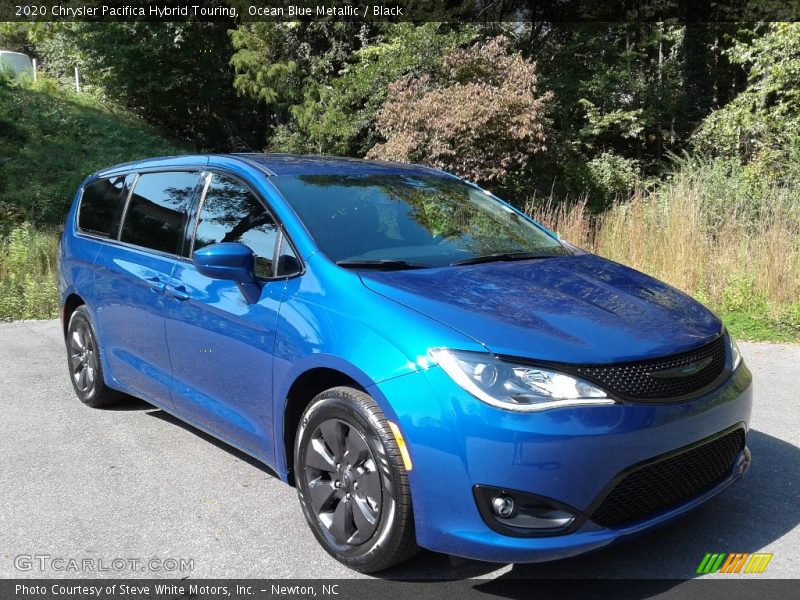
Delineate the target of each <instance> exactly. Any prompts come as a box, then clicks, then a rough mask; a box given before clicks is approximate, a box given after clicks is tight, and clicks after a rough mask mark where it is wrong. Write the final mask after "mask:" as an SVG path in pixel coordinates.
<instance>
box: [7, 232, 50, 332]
mask: <svg viewBox="0 0 800 600" xmlns="http://www.w3.org/2000/svg"><path fill="white" fill-rule="evenodd" d="M57 250H58V235H57V234H56V232H55V231H39V230H36V229H34V228H33V227H32V226H31V225H30V224H29V223H24V224H22V225H18V226H16V227H14V228H13V229H12V230H11V231H10V233H9V234H8V235H6V236H5V237H2V238H0V320H10V319H43V318H52V317H55V316H56V315H57V314H58V294H57V288H56V255H57Z"/></svg>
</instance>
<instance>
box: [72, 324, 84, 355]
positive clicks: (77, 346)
mask: <svg viewBox="0 0 800 600" xmlns="http://www.w3.org/2000/svg"><path fill="white" fill-rule="evenodd" d="M70 344H71V345H72V349H73V350H77V351H78V352H83V350H84V346H83V336H82V335H81V330H80V329H76V330H75V331H73V332H72V338H71V339H70Z"/></svg>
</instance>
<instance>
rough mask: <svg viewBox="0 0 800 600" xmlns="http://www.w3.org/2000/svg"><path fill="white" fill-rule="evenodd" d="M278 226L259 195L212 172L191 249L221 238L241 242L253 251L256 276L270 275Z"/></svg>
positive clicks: (196, 248) (221, 239)
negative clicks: (260, 200)
mask: <svg viewBox="0 0 800 600" xmlns="http://www.w3.org/2000/svg"><path fill="white" fill-rule="evenodd" d="M277 239H278V226H277V224H276V223H275V221H274V220H273V218H272V216H271V215H270V214H269V213H268V212H267V211H266V210H265V209H264V207H263V206H262V205H261V202H259V200H258V198H256V196H255V195H254V194H253V193H252V192H251V191H250V190H249V189H248V188H247V187H246V186H244V185H242V184H241V183H239V182H238V181H237V180H235V179H233V178H232V177H226V176H225V175H218V174H216V173H215V174H213V175H212V179H211V183H210V184H209V186H208V191H207V192H206V196H205V200H204V201H203V205H202V206H201V207H200V214H199V215H198V218H197V227H196V229H195V234H194V246H193V249H194V250H199V249H200V248H203V247H204V246H210V245H211V244H218V243H220V242H241V243H242V244H245V245H246V246H248V247H249V248H250V249H251V250H252V251H253V252H254V253H255V255H256V261H255V266H256V269H255V270H256V276H258V277H262V278H268V277H272V276H273V268H272V261H273V257H274V255H275V243H276V241H277Z"/></svg>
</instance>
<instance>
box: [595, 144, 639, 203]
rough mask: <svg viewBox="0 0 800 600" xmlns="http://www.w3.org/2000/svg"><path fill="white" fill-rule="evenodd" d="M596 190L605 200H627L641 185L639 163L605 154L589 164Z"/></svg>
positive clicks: (608, 153) (615, 155)
mask: <svg viewBox="0 0 800 600" xmlns="http://www.w3.org/2000/svg"><path fill="white" fill-rule="evenodd" d="M587 166H588V168H589V172H590V173H591V175H592V179H593V183H594V186H595V188H597V189H599V190H600V192H601V193H602V195H603V197H604V198H625V197H628V196H629V195H630V193H631V192H632V191H633V189H634V188H635V187H636V185H637V184H638V183H639V163H638V161H636V160H634V159H631V158H624V157H622V156H619V155H617V154H613V153H611V152H604V153H603V154H601V155H600V156H597V157H595V158H593V159H591V160H590V161H589V163H588V165H587Z"/></svg>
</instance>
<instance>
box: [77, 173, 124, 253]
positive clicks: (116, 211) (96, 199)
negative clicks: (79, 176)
mask: <svg viewBox="0 0 800 600" xmlns="http://www.w3.org/2000/svg"><path fill="white" fill-rule="evenodd" d="M133 177H134V176H133V175H121V176H119V177H111V178H110V179H100V180H98V181H95V182H93V183H90V184H89V185H87V186H86V187H85V188H84V189H83V196H82V197H81V205H80V212H79V213H78V227H79V228H80V229H81V230H83V231H86V232H89V233H94V234H97V235H103V236H106V237H112V238H115V237H117V233H119V220H120V218H121V217H122V211H123V209H124V208H125V201H126V200H127V199H128V191H129V190H130V186H131V183H132V182H133Z"/></svg>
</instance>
